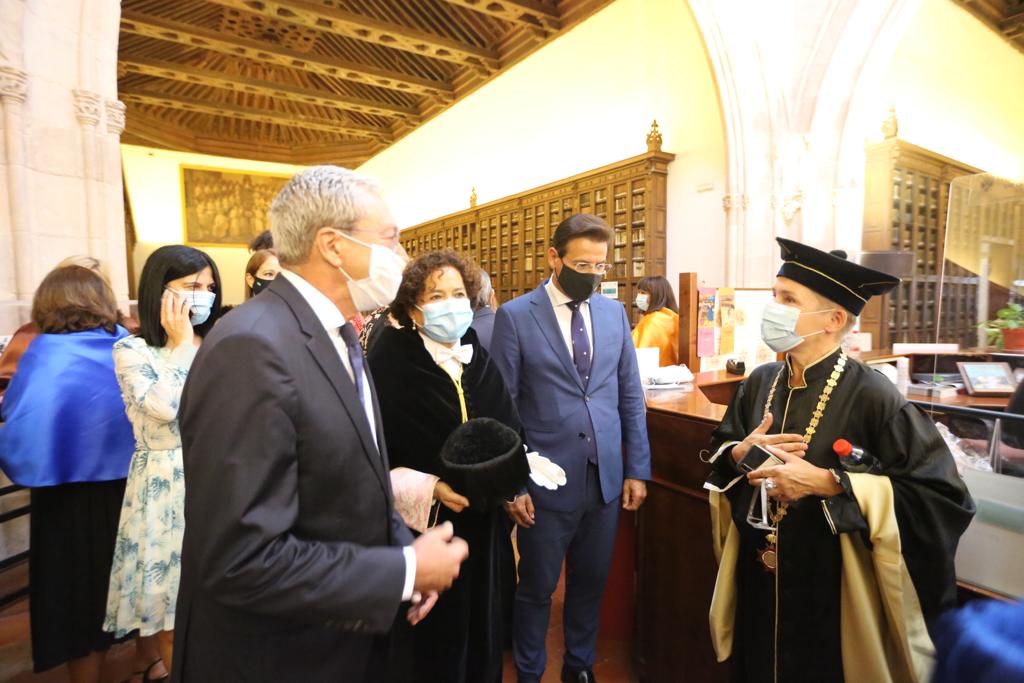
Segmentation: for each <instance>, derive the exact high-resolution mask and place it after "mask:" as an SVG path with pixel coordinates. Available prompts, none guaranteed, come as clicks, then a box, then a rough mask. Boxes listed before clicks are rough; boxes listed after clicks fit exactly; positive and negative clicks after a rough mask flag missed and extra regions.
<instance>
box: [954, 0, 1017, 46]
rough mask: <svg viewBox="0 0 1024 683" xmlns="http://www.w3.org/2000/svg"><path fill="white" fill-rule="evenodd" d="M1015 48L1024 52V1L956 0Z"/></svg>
mask: <svg viewBox="0 0 1024 683" xmlns="http://www.w3.org/2000/svg"><path fill="white" fill-rule="evenodd" d="M955 2H956V3H957V4H958V5H960V6H961V7H963V8H964V9H965V10H967V11H968V12H970V13H971V14H973V15H974V16H976V17H977V18H978V19H980V20H981V21H982V22H983V23H985V24H986V25H988V27H989V28H991V29H992V30H993V31H995V32H996V33H998V34H1000V35H1001V36H1003V38H1005V39H1006V40H1007V42H1009V43H1010V45H1013V46H1014V47H1015V48H1017V49H1018V50H1020V51H1021V52H1024V0H955Z"/></svg>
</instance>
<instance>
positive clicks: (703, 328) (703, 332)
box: [697, 287, 718, 358]
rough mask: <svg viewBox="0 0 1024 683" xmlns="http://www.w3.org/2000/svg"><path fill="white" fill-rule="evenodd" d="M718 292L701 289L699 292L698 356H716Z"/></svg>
mask: <svg viewBox="0 0 1024 683" xmlns="http://www.w3.org/2000/svg"><path fill="white" fill-rule="evenodd" d="M717 292H718V290H717V289H714V288H713V287H701V288H700V289H698V290H697V355H698V356H700V357H701V358H706V357H708V356H714V355H715V298H716V296H715V295H716V294H717Z"/></svg>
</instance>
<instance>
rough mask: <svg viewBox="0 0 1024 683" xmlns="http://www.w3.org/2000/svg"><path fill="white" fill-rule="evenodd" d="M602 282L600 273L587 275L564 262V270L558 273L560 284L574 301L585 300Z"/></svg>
mask: <svg viewBox="0 0 1024 683" xmlns="http://www.w3.org/2000/svg"><path fill="white" fill-rule="evenodd" d="M599 282H601V276H600V275H596V274H594V275H587V274H586V273H581V272H579V271H578V270H573V269H572V268H570V267H569V266H567V265H565V264H564V263H563V264H562V272H560V273H559V274H558V285H559V287H561V288H562V291H563V292H565V293H566V294H568V295H569V298H571V299H572V300H573V301H584V300H586V299H587V297H589V296H590V295H591V294H593V293H594V290H595V289H597V285H598V283H599Z"/></svg>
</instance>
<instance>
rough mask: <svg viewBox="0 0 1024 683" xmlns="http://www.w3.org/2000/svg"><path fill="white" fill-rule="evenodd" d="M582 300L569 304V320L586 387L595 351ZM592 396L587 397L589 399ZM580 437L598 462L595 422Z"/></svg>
mask: <svg viewBox="0 0 1024 683" xmlns="http://www.w3.org/2000/svg"><path fill="white" fill-rule="evenodd" d="M581 303H582V302H580V301H570V302H569V304H568V306H569V309H570V310H571V311H572V320H571V321H570V322H569V327H570V332H571V336H572V360H573V362H574V363H575V364H576V372H578V373H579V375H580V381H581V382H583V388H584V389H586V388H587V385H588V384H589V383H590V367H591V366H592V365H593V364H594V359H593V353H592V352H591V350H590V338H589V337H587V328H586V326H585V325H584V323H583V314H582V313H581V312H580V304H581ZM589 400H590V397H589V396H588V397H587V401H589ZM578 436H579V438H580V439H586V441H587V445H586V446H585V449H586V451H587V461H588V462H590V463H591V464H592V465H596V464H597V441H596V440H595V439H594V433H593V422H591V431H590V433H589V434H588V433H586V432H580V433H579V434H578Z"/></svg>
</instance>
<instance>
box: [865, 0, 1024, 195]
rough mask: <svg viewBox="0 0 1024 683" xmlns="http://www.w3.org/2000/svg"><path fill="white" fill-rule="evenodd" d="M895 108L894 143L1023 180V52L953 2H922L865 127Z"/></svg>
mask: <svg viewBox="0 0 1024 683" xmlns="http://www.w3.org/2000/svg"><path fill="white" fill-rule="evenodd" d="M890 103H892V104H893V105H895V107H896V117H897V119H898V120H899V137H900V138H902V139H904V140H907V141H908V142H912V143H914V144H916V145H920V146H922V147H925V148H927V149H931V150H934V151H936V152H939V153H940V154H944V155H946V156H948V157H950V158H952V159H956V160H958V161H961V162H964V163H967V164H970V165H972V166H976V167H978V168H981V169H983V170H985V171H989V172H991V173H995V174H997V175H1002V176H1005V177H1010V178H1024V54H1022V53H1021V52H1020V51H1018V50H1016V49H1014V48H1013V47H1012V46H1010V45H1009V44H1008V43H1007V42H1006V41H1005V40H1003V39H1001V38H1000V37H999V36H998V35H997V34H996V33H995V32H994V31H992V30H991V29H989V28H988V27H986V26H985V25H984V24H982V23H981V22H980V21H978V20H977V19H975V18H974V17H973V16H972V15H971V14H969V13H968V12H967V11H966V10H964V9H961V8H960V7H958V6H956V5H955V4H954V3H953V2H952V0H923V1H922V2H921V6H920V8H919V10H918V12H917V16H916V17H915V18H914V20H913V21H912V22H911V24H910V27H909V29H908V30H907V33H906V35H905V36H904V37H903V40H902V41H900V44H899V47H898V48H897V50H896V53H895V54H894V56H893V59H892V63H891V65H890V68H889V70H888V72H887V75H886V78H885V79H884V81H883V82H882V84H881V87H880V88H879V91H878V101H877V103H876V104H875V106H874V107H873V109H874V114H875V115H876V116H877V122H878V123H875V124H874V125H872V126H871V127H870V131H871V133H872V135H873V138H874V139H880V138H881V134H880V133H879V132H878V128H879V124H880V122H881V120H882V118H883V117H884V115H885V111H886V109H887V107H888V105H889V104H890Z"/></svg>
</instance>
